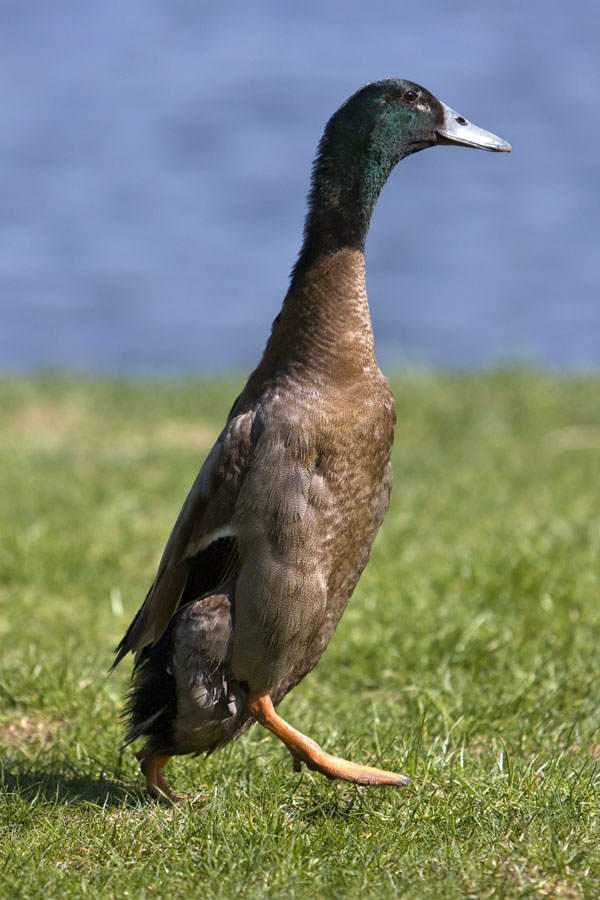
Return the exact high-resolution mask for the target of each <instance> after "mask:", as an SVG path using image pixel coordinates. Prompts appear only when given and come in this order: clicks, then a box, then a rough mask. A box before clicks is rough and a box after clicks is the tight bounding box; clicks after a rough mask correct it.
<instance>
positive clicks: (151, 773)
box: [135, 750, 184, 803]
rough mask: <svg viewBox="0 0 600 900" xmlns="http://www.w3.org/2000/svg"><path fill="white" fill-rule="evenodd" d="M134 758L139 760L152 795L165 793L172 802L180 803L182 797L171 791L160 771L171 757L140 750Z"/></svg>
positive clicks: (158, 795)
mask: <svg viewBox="0 0 600 900" xmlns="http://www.w3.org/2000/svg"><path fill="white" fill-rule="evenodd" d="M135 758H136V759H139V760H140V769H141V770H142V774H143V775H145V776H146V785H147V787H148V791H149V793H150V795H151V796H152V797H157V798H158V797H160V796H161V795H166V796H167V797H168V798H169V800H172V802H173V803H180V802H181V801H182V800H183V799H184V798H183V797H178V796H177V794H174V793H173V791H172V790H171V788H170V787H169V785H168V784H167V782H166V781H165V777H164V775H163V773H162V770H163V768H164V766H166V764H167V763H168V762H169V760H170V759H171V757H170V756H153V755H152V754H149V753H148V751H145V750H140V752H139V753H136V754H135Z"/></svg>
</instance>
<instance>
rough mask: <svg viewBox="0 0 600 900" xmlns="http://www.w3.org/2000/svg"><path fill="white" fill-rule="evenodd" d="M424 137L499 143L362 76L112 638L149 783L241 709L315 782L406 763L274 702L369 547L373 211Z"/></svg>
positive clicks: (383, 467)
mask: <svg viewBox="0 0 600 900" xmlns="http://www.w3.org/2000/svg"><path fill="white" fill-rule="evenodd" d="M437 144H459V145H464V146H467V147H479V148H481V149H483V150H495V151H509V150H510V149H511V148H510V145H509V144H507V143H506V142H505V141H503V140H501V139H500V138H498V137H496V136H495V135H493V134H490V133H489V132H487V131H484V130H483V129H481V128H478V127H476V126H475V125H472V124H471V123H470V122H468V121H467V120H466V119H465V118H463V117H462V116H459V115H458V114H457V113H455V112H454V111H453V110H451V109H450V108H449V107H447V106H445V105H444V104H443V103H441V102H440V101H439V100H437V99H436V98H435V97H434V96H433V95H432V94H430V93H429V91H427V90H425V89H424V88H422V87H420V86H419V85H418V84H414V83H413V82H410V81H404V80H400V79H389V80H385V81H378V82H375V83H373V84H368V85H366V86H365V87H363V88H361V89H360V90H359V91H358V92H357V93H355V94H354V95H353V96H352V97H350V99H349V100H347V101H346V103H344V104H343V106H341V107H340V109H339V110H338V111H337V112H336V113H335V114H334V115H333V117H332V118H331V119H330V121H329V123H328V124H327V127H326V128H325V132H324V135H323V137H322V139H321V142H320V144H319V148H318V152H317V156H316V159H315V163H314V167H313V174H312V185H311V190H310V194H309V198H308V214H307V217H306V225H305V231H304V242H303V244H302V248H301V251H300V255H299V258H298V261H297V262H296V265H295V266H294V269H293V271H292V277H291V283H290V287H289V290H288V292H287V295H286V297H285V300H284V303H283V308H282V310H281V312H280V314H279V315H278V316H277V318H276V319H275V322H274V323H273V327H272V332H271V336H270V339H269V341H268V343H267V346H266V349H265V352H264V355H263V357H262V359H261V361H260V363H259V365H258V367H257V368H256V369H255V371H254V372H253V373H252V375H251V376H250V378H249V380H248V383H247V384H246V387H245V388H244V390H243V391H242V393H241V394H240V396H239V397H238V398H237V400H236V401H235V403H234V404H233V407H232V409H231V412H230V413H229V417H228V419H227V423H226V425H225V427H224V429H223V431H222V432H221V435H220V436H219V438H218V440H217V442H216V444H215V446H214V447H213V449H212V450H211V452H210V453H209V455H208V457H207V459H206V462H205V463H204V465H203V466H202V468H201V470H200V473H199V475H198V477H197V478H196V481H195V482H194V484H193V486H192V489H191V491H190V493H189V495H188V497H187V499H186V501H185V503H184V504H183V508H182V510H181V512H180V514H179V518H178V519H177V522H176V523H175V527H174V528H173V532H172V534H171V536H170V538H169V541H168V543H167V546H166V549H165V551H164V553H163V556H162V559H161V561H160V564H159V566H158V571H157V574H156V578H155V580H154V583H153V585H152V587H151V588H150V591H149V593H148V595H147V597H146V599H145V601H144V604H143V605H142V607H141V609H140V610H139V612H138V614H137V615H136V617H135V619H134V620H133V622H132V624H131V625H130V627H129V629H128V631H127V633H126V634H125V637H124V638H123V640H122V641H121V643H120V644H119V646H118V647H117V650H116V659H115V662H114V665H117V663H118V662H119V661H120V660H121V659H122V658H123V657H124V656H125V655H126V654H127V653H128V652H129V651H133V652H134V653H135V654H136V656H135V668H134V675H133V686H132V689H131V692H130V695H129V705H128V717H129V730H128V733H127V737H126V741H127V742H131V741H134V740H135V739H136V738H139V737H144V738H145V745H144V747H143V749H142V750H141V751H140V752H139V753H138V754H137V758H138V759H139V760H141V768H142V772H143V773H144V774H145V777H146V782H147V786H148V789H149V791H150V793H151V794H152V795H153V796H159V795H160V794H166V795H167V796H168V797H170V798H171V799H173V800H177V799H179V798H177V797H176V796H175V795H174V794H173V793H172V792H171V791H170V789H169V787H168V786H167V784H166V781H165V779H164V775H163V773H162V769H163V767H164V765H165V763H166V762H167V761H168V760H169V758H170V757H171V756H173V755H176V754H186V753H210V752H212V751H213V750H215V749H217V748H218V747H222V746H223V745H225V744H227V743H229V742H230V741H233V740H235V739H236V738H238V737H239V736H240V735H241V734H243V732H245V731H246V730H247V728H248V727H249V726H250V725H251V724H252V723H253V722H255V721H257V722H260V724H261V725H263V726H264V727H265V728H267V729H269V731H271V732H273V734H275V735H277V737H278V738H280V739H281V740H282V741H283V743H284V744H285V745H286V747H287V748H288V750H289V751H290V753H291V755H292V758H293V764H294V769H295V770H296V771H299V770H300V768H301V764H302V763H305V764H306V765H307V766H308V768H309V769H312V770H314V771H317V772H321V773H322V774H323V775H325V776H327V777H328V778H331V779H335V778H340V779H343V780H345V781H350V782H353V783H355V784H361V785H403V784H407V783H409V782H410V779H409V778H407V777H406V776H404V775H399V774H396V773H394V772H387V771H384V770H382V769H376V768H373V767H371V766H366V765H359V764H356V763H352V762H348V761H347V760H344V759H338V758H336V757H334V756H331V755H330V754H328V753H326V752H325V751H324V750H322V749H321V747H320V746H319V745H318V744H316V743H315V742H314V741H312V740H311V739H310V738H308V737H306V736H305V735H303V734H301V733H300V732H299V731H297V730H296V729H295V728H293V727H292V726H291V725H289V724H288V723H287V722H286V721H285V720H284V719H282V718H281V717H280V716H279V715H278V714H277V713H276V712H275V709H274V707H275V706H277V704H278V703H279V702H280V701H281V700H282V699H283V698H284V697H285V695H286V694H287V693H288V691H290V690H291V689H292V688H293V687H294V686H295V685H296V684H298V682H299V681H300V680H301V679H302V678H304V676H305V675H306V674H307V673H308V672H310V671H311V669H312V668H313V667H314V666H315V665H316V664H317V662H318V661H319V659H320V657H321V654H322V653H323V651H324V650H325V648H326V647H327V644H328V643H329V641H330V639H331V636H332V635H333V632H334V631H335V628H336V626H337V624H338V622H339V620H340V617H341V616H342V613H343V612H344V609H345V607H346V604H347V603H348V599H349V598H350V595H351V594H352V591H353V590H354V587H355V585H356V583H357V581H358V579H359V577H360V574H361V572H362V571H363V569H364V567H365V565H366V563H367V561H368V559H369V555H370V551H371V545H372V543H373V540H374V538H375V535H376V534H377V531H378V530H379V526H380V525H381V523H382V521H383V518H384V516H385V513H386V510H387V507H388V502H389V497H390V490H391V486H392V470H391V466H390V454H391V449H392V441H393V438H394V425H395V410H394V401H393V397H392V394H391V392H390V389H389V386H388V383H387V381H386V379H385V378H384V376H383V375H382V373H381V372H380V370H379V367H378V365H377V361H376V358H375V351H374V347H373V333H372V328H371V319H370V315H369V307H368V303H367V293H366V288H365V258H364V246H365V239H366V236H367V231H368V229H369V224H370V221H371V215H372V213H373V209H374V207H375V203H376V202H377V198H378V197H379V194H380V192H381V189H382V187H383V185H384V184H385V182H386V180H387V178H388V176H389V175H390V173H391V171H392V169H393V168H394V166H395V165H396V163H398V162H399V161H400V160H401V159H404V157H406V156H409V155H410V154H411V153H416V152H417V151H419V150H424V149H425V148H426V147H433V146H435V145H437Z"/></svg>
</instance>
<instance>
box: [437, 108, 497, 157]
mask: <svg viewBox="0 0 600 900" xmlns="http://www.w3.org/2000/svg"><path fill="white" fill-rule="evenodd" d="M442 106H443V107H444V123H443V125H442V127H441V128H438V130H437V136H438V143H439V144H462V145H463V146H465V147H477V148H479V149H480V150H492V151H494V152H496V153H510V151H511V146H510V144H508V143H507V142H506V141H503V140H502V138H499V137H498V136H497V135H496V134H492V133H491V131H485V130H484V129H483V128H478V126H477V125H473V124H472V122H469V121H467V119H465V117H464V116H460V115H459V114H458V113H457V112H455V111H454V110H453V109H450V107H449V106H446V105H445V104H442Z"/></svg>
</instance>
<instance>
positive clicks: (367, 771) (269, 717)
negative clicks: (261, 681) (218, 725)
mask: <svg viewBox="0 0 600 900" xmlns="http://www.w3.org/2000/svg"><path fill="white" fill-rule="evenodd" d="M248 709H249V710H250V712H251V713H252V715H253V716H254V718H255V719H256V721H257V722H260V724H261V725H263V726H264V727H265V728H268V729H269V731H272V732H273V734H274V735H276V736H277V737H278V738H279V740H280V741H283V743H284V744H285V745H286V747H287V748H288V750H289V751H290V753H291V754H292V757H293V759H294V771H295V772H299V771H300V766H301V764H302V763H306V765H307V766H308V768H309V769H313V770H314V771H315V772H321V774H322V775H325V776H326V777H327V778H331V779H335V778H341V780H342V781H351V782H352V783H353V784H394V785H404V784H412V781H411V779H410V778H408V777H407V776H406V775H398V774H396V772H386V771H385V770H384V769H374V768H373V767H372V766H361V765H358V764H357V763H353V762H348V760H347V759H340V758H339V757H337V756H331V755H330V754H329V753H325V751H324V750H322V749H321V748H320V747H319V745H318V744H317V743H316V742H315V741H312V740H311V739H310V738H309V737H306V735H304V734H301V732H299V731H296V729H295V728H292V726H291V725H288V723H287V722H286V721H285V720H284V719H282V718H281V716H278V715H277V713H276V712H275V710H274V708H273V703H272V701H271V697H270V696H269V694H258V693H256V694H254V693H253V694H250V696H249V697H248Z"/></svg>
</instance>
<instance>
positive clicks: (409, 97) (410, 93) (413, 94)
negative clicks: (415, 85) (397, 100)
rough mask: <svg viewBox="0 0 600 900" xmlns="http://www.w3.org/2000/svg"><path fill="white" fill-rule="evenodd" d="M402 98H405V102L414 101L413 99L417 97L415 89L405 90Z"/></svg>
mask: <svg viewBox="0 0 600 900" xmlns="http://www.w3.org/2000/svg"><path fill="white" fill-rule="evenodd" d="M404 99H405V100H406V102H407V103H414V102H415V100H416V99H417V92H416V91H407V92H406V93H405V95H404Z"/></svg>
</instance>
